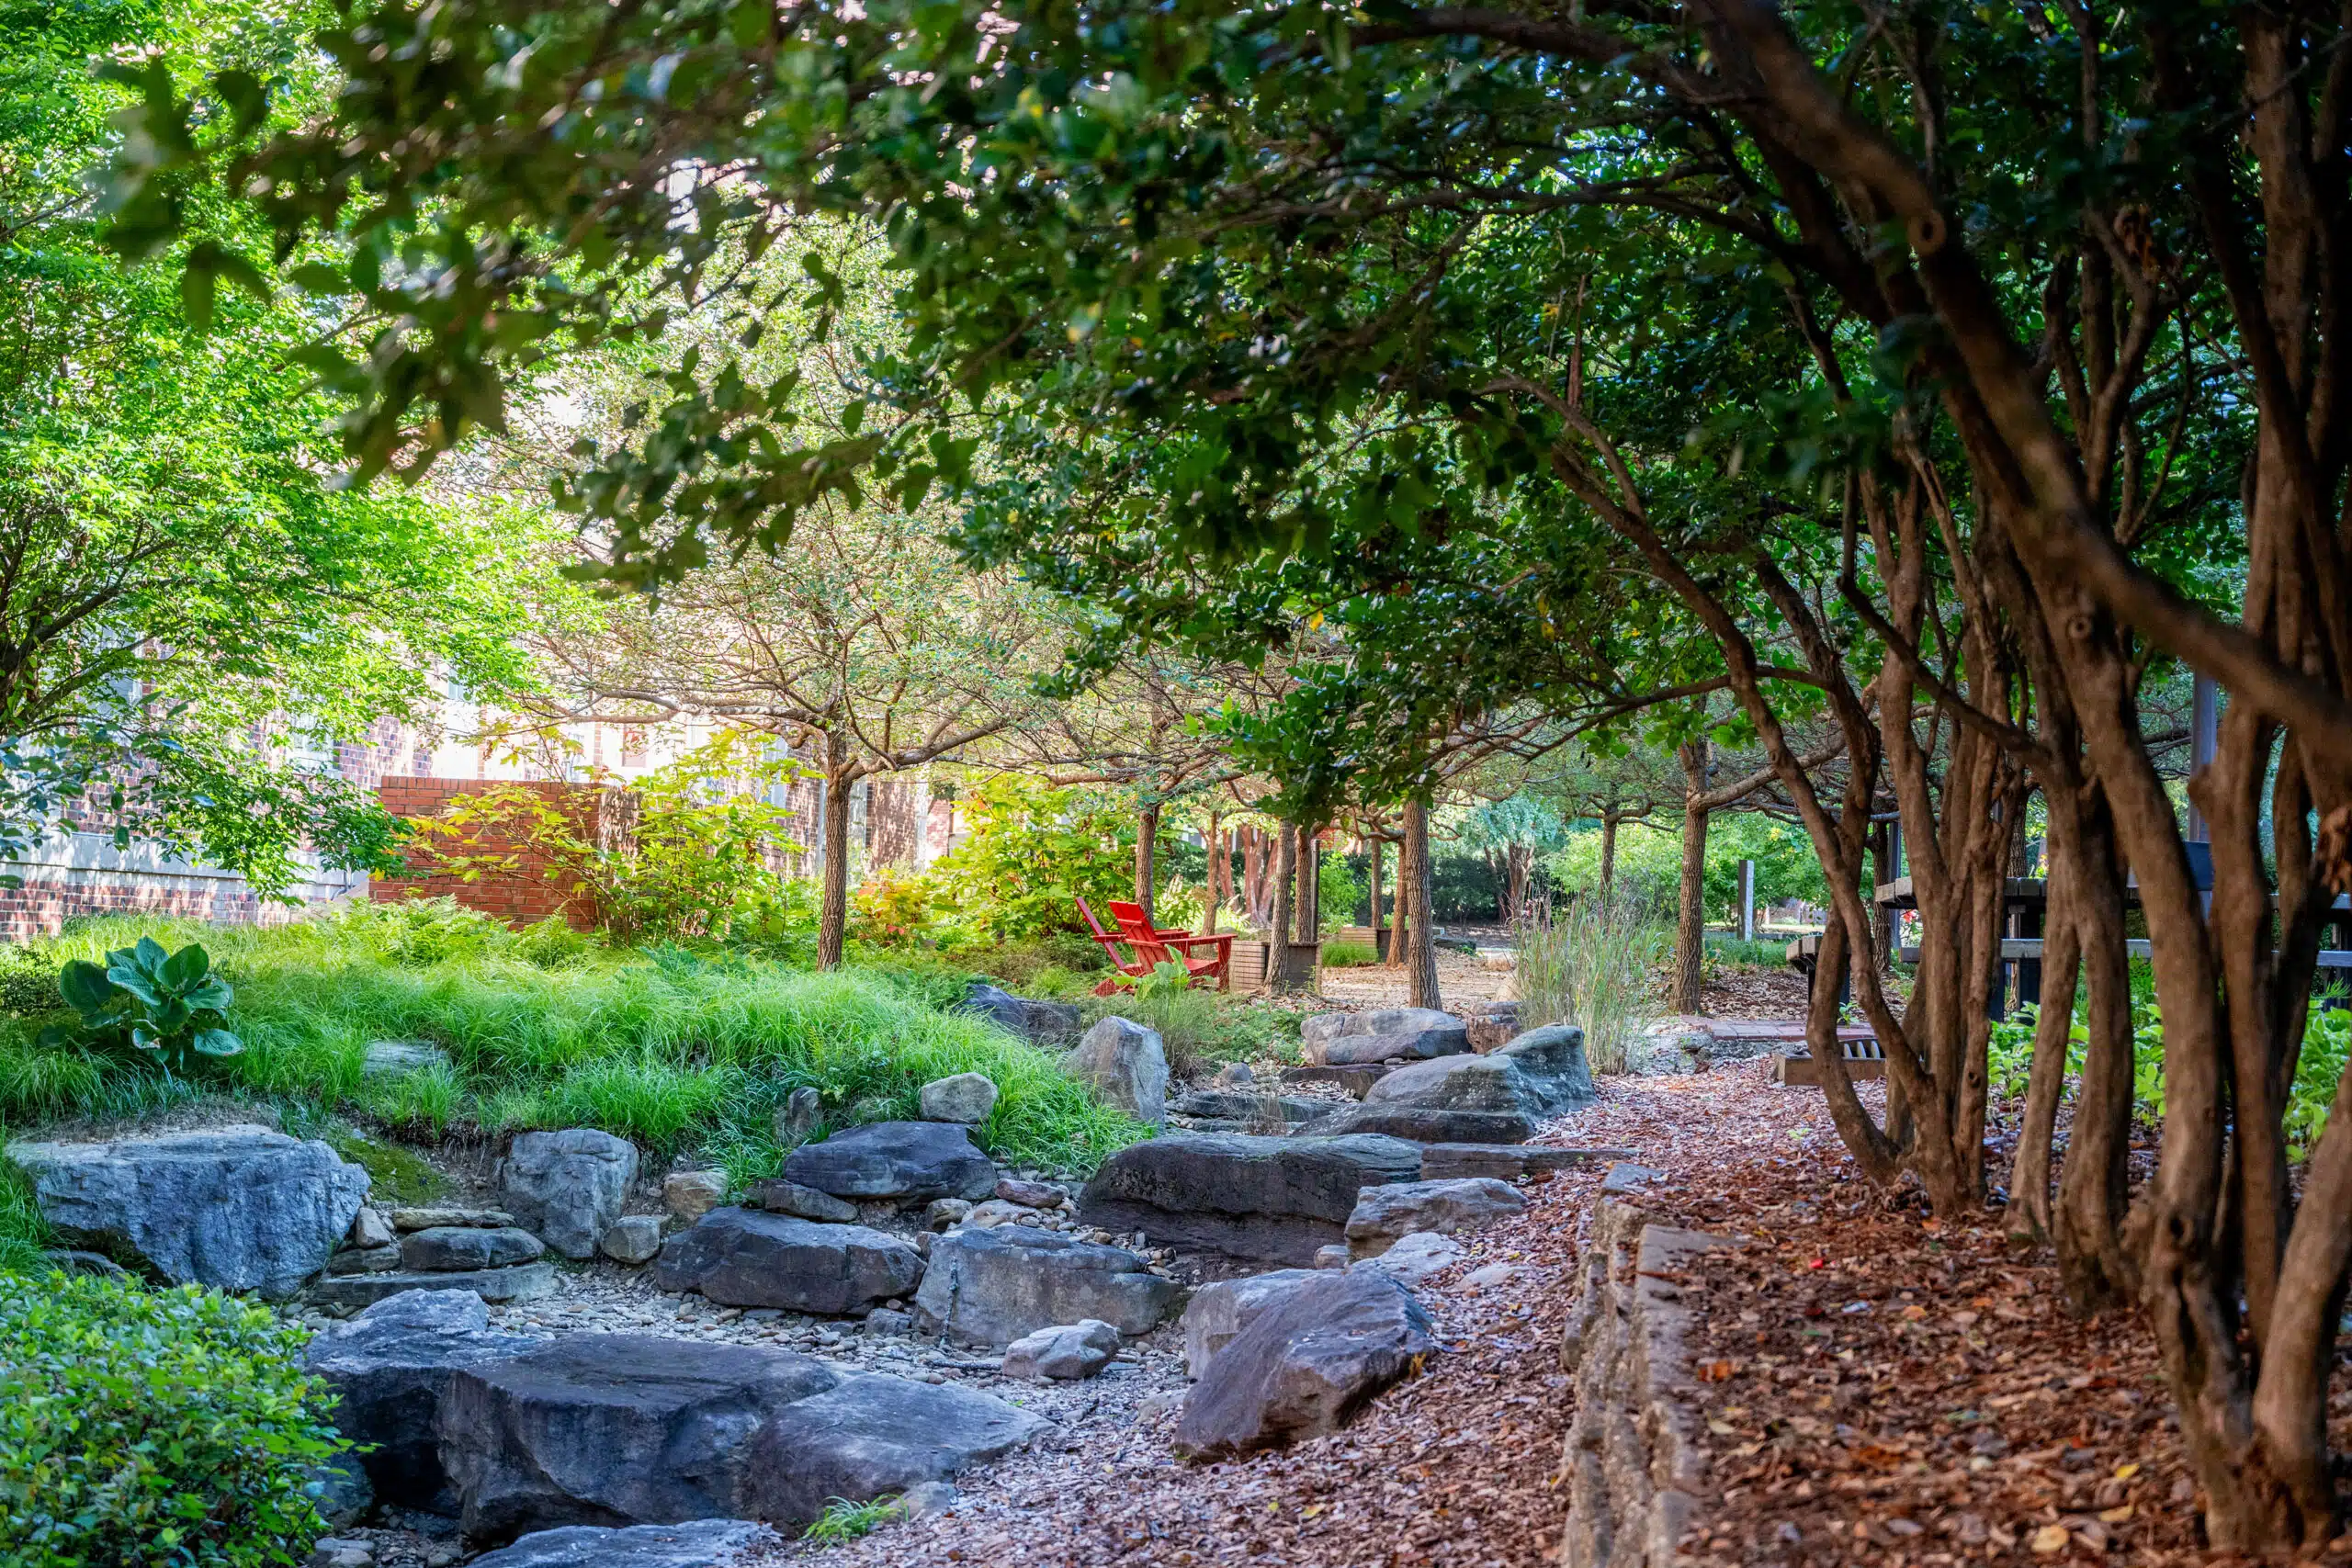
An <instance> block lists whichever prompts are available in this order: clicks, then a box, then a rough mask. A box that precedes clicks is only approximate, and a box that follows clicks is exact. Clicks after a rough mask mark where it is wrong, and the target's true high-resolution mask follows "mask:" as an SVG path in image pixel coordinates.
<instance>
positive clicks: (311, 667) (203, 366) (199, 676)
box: [0, 0, 524, 897]
mask: <svg viewBox="0 0 2352 1568" xmlns="http://www.w3.org/2000/svg"><path fill="white" fill-rule="evenodd" d="M165 41H171V42H175V43H186V44H189V45H191V46H192V47H194V48H195V49H196V50H197V51H198V52H197V53H195V54H194V55H192V56H190V57H187V58H184V59H181V60H179V61H178V62H177V63H178V64H179V65H180V66H181V68H182V69H184V70H186V71H187V72H188V73H189V76H188V79H189V80H190V81H193V80H195V79H196V73H198V71H200V70H203V69H206V68H220V67H229V66H235V67H239V68H244V69H249V70H257V71H269V72H277V73H280V74H281V76H282V78H283V79H285V80H287V81H288V82H289V83H290V84H291V85H294V86H296V87H298V88H299V87H304V86H314V85H315V84H314V83H307V82H306V77H307V76H308V75H309V74H310V73H308V72H307V71H306V69H305V67H304V64H303V57H302V39H301V35H300V32H299V31H298V30H296V29H294V28H290V27H288V26H287V25H286V24H285V23H284V22H283V21H282V20H280V19H277V17H274V16H269V15H264V14H261V13H259V12H256V11H254V9H253V8H252V7H250V6H243V5H240V4H234V3H212V0H191V3H182V0H168V3H162V4H135V3H127V4H107V5H100V6H77V7H61V6H51V5H46V4H17V5H13V6H9V7H8V8H6V9H5V10H0V45H5V49H0V53H4V54H5V60H4V61H0V103H4V104H6V109H5V110H0V769H5V774H6V779H5V783H0V856H5V857H6V858H12V859H13V858H21V857H23V856H25V855H26V854H28V852H30V851H31V849H32V847H33V846H34V845H35V844H36V843H38V842H39V841H40V840H41V839H42V838H44V837H45V836H47V835H49V834H50V833H52V832H54V831H57V830H59V829H63V828H69V827H79V828H84V829H99V830H106V829H111V830H112V831H113V832H114V833H115V835H116V837H117V840H118V841H119V842H122V843H127V842H129V840H131V839H133V838H140V839H147V840H157V841H160V842H161V843H163V844H164V845H165V846H166V847H168V848H171V849H174V850H178V851H182V852H187V854H189V855H190V856H191V857H193V858H201V859H209V860H210V861H212V862H214V863H219V864H221V865H224V866H227V867H229V868H230V869H232V870H235V871H237V872H239V873H241V874H243V875H244V877H245V878H246V879H247V880H248V882H250V883H251V884H252V885H253V886H254V889H255V891H256V892H258V893H260V894H262V895H263V896H264V897H273V896H280V895H283V894H284V893H285V892H286V890H287V889H288V887H289V886H291V885H292V884H293V883H294V882H295V881H296V880H297V879H298V877H299V875H300V868H299V866H298V865H297V863H296V859H295V857H296V853H297V852H298V851H300V850H301V849H304V848H306V847H307V848H312V849H315V850H317V851H318V852H320V853H321V855H322V858H323V859H324V860H325V861H326V863H328V864H330V865H335V866H343V867H348V868H354V869H381V868H383V867H385V866H386V865H387V864H390V863H397V862H396V861H393V860H391V859H390V855H389V850H390V843H391V841H392V839H393V837H394V828H395V825H394V824H393V823H392V822H391V820H390V818H387V817H386V816H385V814H384V813H383V812H382V810H381V809H380V808H379V807H378V806H377V804H376V802H375V801H374V800H373V799H372V797H369V796H368V795H363V794H361V793H360V792H359V791H357V790H356V789H354V788H352V787H351V786H349V785H347V784H345V783H344V781H343V780H342V779H341V778H340V777H339V776H338V775H337V774H336V773H334V770H333V769H332V768H331V767H328V766H323V765H321V764H319V763H316V762H306V761H292V760H288V757H287V755H286V753H287V751H288V750H289V749H291V750H295V751H296V752H298V753H299V752H300V751H303V750H311V751H320V750H325V751H330V752H331V750H332V748H333V746H334V743H335V742H336V741H338V740H358V739H364V738H366V737H367V736H368V731H369V730H370V729H371V728H373V727H374V726H375V725H377V724H378V722H379V720H382V719H385V718H388V717H390V718H399V719H402V720H405V721H408V722H410V723H412V724H418V725H426V726H429V725H430V724H431V723H432V722H433V721H434V720H435V718H436V717H437V714H438V698H439V695H440V694H441V692H442V691H443V690H444V689H445V688H444V686H443V685H442V682H444V681H446V680H448V679H455V680H458V681H460V682H464V683H466V684H467V685H469V687H472V688H473V689H476V690H481V691H496V690H499V689H501V688H503V687H506V686H509V685H512V684H513V683H515V682H516V681H518V680H519V679H520V678H521V677H522V675H523V671H524V667H523V665H522V663H521V661H520V660H518V659H517V658H516V657H515V655H514V653H513V651H512V649H510V648H509V647H508V646H507V644H506V641H505V637H504V632H505V629H506V627H507V626H510V625H511V624H512V622H513V619H514V614H513V606H514V604H515V594H514V582H513V578H512V576H511V574H510V573H508V572H507V571H506V570H503V559H502V556H503V551H502V549H501V548H500V547H499V545H498V543H497V541H496V540H495V539H494V538H492V536H490V535H489V533H488V531H487V530H486V528H485V527H484V526H483V525H481V523H479V522H477V521H476V520H473V519H470V518H469V517H468V516H466V515H465V514H463V513H461V512H459V511H458V510H457V509H455V508H452V507H449V506H447V505H443V504H439V503H437V502H433V501H429V500H427V499H425V498H424V497H420V496H415V495H407V496H401V495H390V494H380V493H378V494H365V493H359V492H355V491H337V490H334V489H333V488H331V487H329V486H327V485H325V484H323V483H322V482H321V475H322V472H323V471H324V470H325V469H326V468H327V467H328V466H329V465H330V464H331V462H332V460H333V459H332V444H331V442H329V441H327V440H324V439H322V436H321V434H320V432H321V429H322V426H324V425H325V424H326V423H327V422H328V420H329V418H330V416H331V414H332V412H334V411H333V409H332V408H331V406H330V405H329V403H328V402H327V400H324V399H322V398H320V397H318V396H316V395H313V394H311V393H310V392H309V391H308V390H307V389H306V388H305V386H304V381H305V377H304V375H303V373H301V372H300V371H297V370H294V369H292V368H290V367H288V365H287V364H286V362H285V361H286V357H287V356H288V355H289V354H293V353H296V352H298V351H299V350H300V348H301V347H302V346H303V345H304V344H306V343H307V342H308V340H309V338H310V336H311V333H312V332H313V331H314V330H315V325H316V323H315V321H314V319H313V318H311V316H310V315H308V314H307V313H306V312H304V311H303V310H300V309H298V308H296V307H294V306H293V305H291V304H290V303H278V304H266V305H265V304H256V303H254V301H252V300H249V299H243V298H242V297H240V298H238V299H232V300H223V301H220V303H219V305H218V306H217V307H216V306H214V305H212V304H211V303H210V302H209V299H207V298H206V296H205V295H204V293H203V291H202V290H183V289H180V288H176V287H175V281H174V279H172V278H171V277H169V276H165V275H164V274H161V273H158V272H153V271H150V272H139V273H132V274H130V275H125V274H124V273H122V272H121V271H120V270H119V269H118V268H117V267H116V266H115V265H113V263H112V261H111V260H110V258H109V257H108V256H107V254H106V253H105V251H104V249H103V247H102V246H101V245H100V244H99V243H98V240H97V233H96V231H97V228H98V223H99V214H98V213H97V212H96V211H95V210H94V208H93V204H92V202H91V200H90V198H89V197H88V195H87V192H86V190H85V187H84V185H83V176H84V175H85V172H86V170H87V169H88V167H89V166H90V165H91V164H95V163H97V162H99V161H101V160H102V159H104V158H105V157H106V156H107V155H108V153H109V152H111V151H112V150H113V149H114V148H116V147H118V146H119V145H120V141H121V138H120V136H119V133H118V132H117V131H115V130H113V129H112V128H111V127H110V126H109V124H108V117H109V116H110V115H112V114H114V113H115V112H116V111H118V110H119V109H120V108H122V107H124V106H125V105H126V104H128V103H129V102H130V101H131V95H130V94H128V93H126V92H124V91H123V90H122V89H121V88H120V87H119V85H113V84H110V83H107V82H102V81H94V80H92V78H91V76H90V73H89V72H88V69H87V63H86V62H87V60H88V57H89V56H91V55H93V54H106V53H109V52H113V51H126V50H135V49H143V48H149V47H153V46H155V45H158V44H162V43H164V42H165ZM315 101H316V100H315V99H313V98H311V97H308V96H305V94H304V93H303V92H300V91H297V92H295V93H294V94H293V96H292V98H291V100H290V101H288V103H287V104H285V105H284V106H283V107H281V109H280V110H279V111H278V113H277V118H276V119H275V121H274V123H276V124H277V125H280V126H288V125H291V124H292V123H293V121H294V118H295V117H296V116H297V115H299V114H300V113H303V112H307V109H308V107H310V106H311V104H313V103H315ZM191 221H192V226H193V227H197V228H198V229H199V230H200V231H202V232H201V233H200V236H199V237H197V238H194V239H193V240H192V241H191V242H190V243H189V244H188V246H187V253H186V254H197V253H199V252H202V251H203V250H204V249H205V248H206V247H207V246H214V247H216V248H217V246H218V245H219V244H220V243H222V239H221V238H220V237H215V236H216V235H217V236H225V237H228V238H231V239H233V238H235V237H238V236H239V235H240V234H241V233H243V234H246V235H249V234H250V230H243V231H241V230H240V227H239V224H240V221H241V220H240V219H239V217H238V215H237V214H236V213H234V212H233V211H223V210H222V209H220V204H218V203H203V202H198V203H197V204H196V205H195V207H194V209H193V210H192V213H191ZM208 318H209V321H210V324H211V325H212V326H213V327H214V329H215V330H214V332H213V333H212V334H211V335H210V336H209V337H208V336H207V335H206V334H205V333H203V331H202V330H201V329H202V327H203V326H204V325H205V324H206V322H207V320H208Z"/></svg>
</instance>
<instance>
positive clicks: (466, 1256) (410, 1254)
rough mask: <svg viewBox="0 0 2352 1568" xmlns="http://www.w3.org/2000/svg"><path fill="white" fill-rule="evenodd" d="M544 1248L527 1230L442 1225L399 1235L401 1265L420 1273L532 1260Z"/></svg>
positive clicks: (452, 1270) (538, 1255)
mask: <svg viewBox="0 0 2352 1568" xmlns="http://www.w3.org/2000/svg"><path fill="white" fill-rule="evenodd" d="M546 1251H547V1248H546V1247H542V1246H540V1245H539V1238H538V1237H537V1236H535V1235H532V1234H531V1233H530V1232H529V1231H526V1230H518V1229H515V1227H513V1226H511V1225H510V1226H507V1227H505V1228H503V1229H501V1230H482V1229H481V1228H479V1227H477V1226H473V1225H443V1226H439V1227H436V1228H435V1229H433V1230H429V1231H412V1232H410V1233H409V1234H408V1235H405V1236H402V1237H401V1267H402V1268H404V1269H414V1270H416V1271H417V1272H419V1273H422V1274H457V1273H463V1272H466V1271H468V1270H470V1269H503V1268H506V1267H507V1266H508V1265H510V1264H515V1263H530V1262H534V1261H536V1260H537V1258H539V1257H540V1256H541V1255H542V1254H544V1253H545V1252H546Z"/></svg>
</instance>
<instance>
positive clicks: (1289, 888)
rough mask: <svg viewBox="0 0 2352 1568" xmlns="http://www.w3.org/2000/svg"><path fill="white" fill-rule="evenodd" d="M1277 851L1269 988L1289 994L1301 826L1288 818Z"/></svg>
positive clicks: (1268, 945)
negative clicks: (1295, 825)
mask: <svg viewBox="0 0 2352 1568" xmlns="http://www.w3.org/2000/svg"><path fill="white" fill-rule="evenodd" d="M1274 831H1275V832H1276V833H1277V834H1278V835H1279V842H1278V847H1277V848H1276V849H1275V852H1274V910H1273V920H1272V927H1271V930H1270V932H1269V940H1268V942H1267V943H1266V992H1267V994H1268V995H1270V996H1276V997H1285V996H1288V995H1289V994H1290V927H1291V908H1292V895H1293V893H1294V892H1295V891H1296V889H1297V886H1298V830H1297V829H1295V828H1293V827H1292V826H1291V825H1290V824H1289V823H1287V822H1285V823H1283V824H1282V826H1280V827H1279V828H1277V829H1274Z"/></svg>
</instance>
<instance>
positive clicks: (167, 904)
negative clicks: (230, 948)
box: [0, 874, 288, 942]
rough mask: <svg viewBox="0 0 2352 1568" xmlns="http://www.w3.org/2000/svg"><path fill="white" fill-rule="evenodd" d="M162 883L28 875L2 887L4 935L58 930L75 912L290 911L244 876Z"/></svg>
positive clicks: (234, 915)
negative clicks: (264, 897) (259, 893)
mask: <svg viewBox="0 0 2352 1568" xmlns="http://www.w3.org/2000/svg"><path fill="white" fill-rule="evenodd" d="M187 881H188V885H187V886H157V885H155V883H154V882H153V881H148V882H140V881H135V880H133V879H132V878H130V876H127V875H120V874H92V875H88V876H85V877H82V878H79V879H76V880H74V881H30V880H28V882H27V883H26V884H25V886H22V887H0V940H6V941H8V942H24V941H27V940H28V939H30V938H33V937H41V936H55V935H56V934H57V933H58V931H60V930H62V928H63V926H64V923H65V921H66V920H68V919H71V918H73V917H74V916H76V915H155V916H160V917H164V918H169V919H179V918H186V919H198V920H216V921H221V922H227V923H233V924H237V925H253V924H255V923H265V924H267V923H274V921H273V919H272V917H273V916H275V917H276V918H277V919H283V918H285V916H286V915H287V913H288V911H287V910H286V909H285V908H284V907H283V906H282V905H275V904H272V905H265V904H263V903H262V901H261V900H260V899H259V898H257V897H254V894H253V892H252V890H251V889H249V888H247V887H246V886H245V885H244V884H243V882H232V881H222V882H218V883H204V882H198V881H197V880H196V879H195V878H189V879H187Z"/></svg>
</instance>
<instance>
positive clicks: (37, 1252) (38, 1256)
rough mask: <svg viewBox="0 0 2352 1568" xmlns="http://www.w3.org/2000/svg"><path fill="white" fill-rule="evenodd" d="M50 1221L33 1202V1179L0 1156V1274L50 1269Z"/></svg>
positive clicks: (36, 1271) (28, 1272)
mask: <svg viewBox="0 0 2352 1568" xmlns="http://www.w3.org/2000/svg"><path fill="white" fill-rule="evenodd" d="M50 1242H51V1235H50V1229H49V1222H48V1221H47V1220H45V1219H43V1218H42V1217H41V1212H40V1205H39V1204H38V1203H36V1202H35V1201H33V1183H32V1178H31V1177H29V1176H27V1175H26V1174H25V1173H24V1171H23V1170H21V1169H20V1168H17V1166H16V1165H14V1164H12V1163H10V1162H9V1161H8V1160H6V1159H5V1158H0V1274H35V1273H40V1272H44V1271H45V1270H46V1269H48V1268H49V1260H48V1258H46V1257H45V1256H44V1253H45V1251H46V1249H47V1248H48V1247H49V1245H50Z"/></svg>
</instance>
